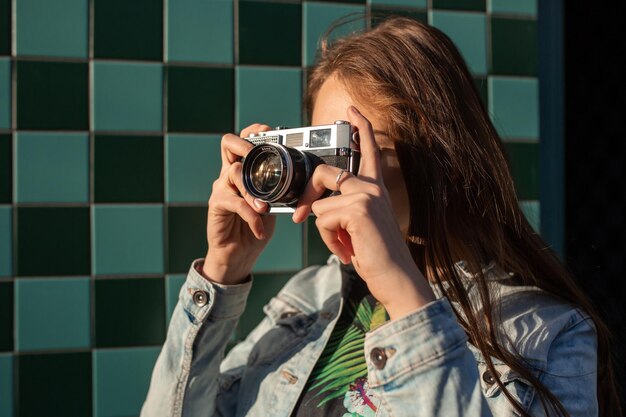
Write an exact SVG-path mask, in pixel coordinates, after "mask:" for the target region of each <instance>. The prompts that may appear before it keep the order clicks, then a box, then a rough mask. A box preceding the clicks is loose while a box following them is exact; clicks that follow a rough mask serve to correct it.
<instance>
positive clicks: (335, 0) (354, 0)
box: [317, 0, 365, 4]
mask: <svg viewBox="0 0 626 417" xmlns="http://www.w3.org/2000/svg"><path fill="white" fill-rule="evenodd" d="M317 1H319V2H321V3H353V4H365V0H317Z"/></svg>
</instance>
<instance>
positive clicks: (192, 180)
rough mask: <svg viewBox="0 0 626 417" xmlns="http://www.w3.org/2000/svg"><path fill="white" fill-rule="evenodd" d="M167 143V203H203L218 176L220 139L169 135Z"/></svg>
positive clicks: (206, 136)
mask: <svg viewBox="0 0 626 417" xmlns="http://www.w3.org/2000/svg"><path fill="white" fill-rule="evenodd" d="M165 141H166V154H165V167H166V185H165V187H166V198H167V201H168V202H177V203H180V202H206V201H208V199H209V194H210V193H211V186H212V184H213V181H215V180H216V179H217V178H218V177H219V175H220V169H221V167H222V159H221V154H220V143H221V137H220V136H217V135H168V136H167V137H166V138H165Z"/></svg>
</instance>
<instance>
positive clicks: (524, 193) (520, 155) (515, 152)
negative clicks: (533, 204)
mask: <svg viewBox="0 0 626 417" xmlns="http://www.w3.org/2000/svg"><path fill="white" fill-rule="evenodd" d="M504 146H505V148H506V151H507V154H508V160H509V169H510V170H511V175H512V176H513V181H514V183H515V189H516V191H517V198H518V199H520V200H537V199H538V198H539V144H538V143H533V142H506V143H505V144H504Z"/></svg>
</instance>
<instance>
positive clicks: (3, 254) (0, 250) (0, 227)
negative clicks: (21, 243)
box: [0, 207, 13, 277]
mask: <svg viewBox="0 0 626 417" xmlns="http://www.w3.org/2000/svg"><path fill="white" fill-rule="evenodd" d="M12 239H13V224H12V216H11V207H0V277H8V276H11V275H12V273H13V268H12V263H13V249H12V247H13V245H12V244H11V241H12Z"/></svg>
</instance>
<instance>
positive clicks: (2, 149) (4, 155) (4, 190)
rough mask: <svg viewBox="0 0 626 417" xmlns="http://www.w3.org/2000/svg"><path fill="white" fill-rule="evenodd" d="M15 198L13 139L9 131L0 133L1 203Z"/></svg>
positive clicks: (9, 201)
mask: <svg viewBox="0 0 626 417" xmlns="http://www.w3.org/2000/svg"><path fill="white" fill-rule="evenodd" d="M12 200H13V141H12V138H11V135H10V134H9V133H0V204H1V203H11V201H12Z"/></svg>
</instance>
